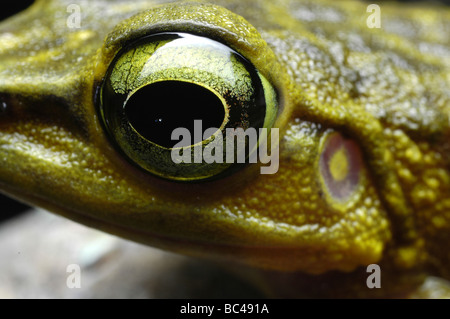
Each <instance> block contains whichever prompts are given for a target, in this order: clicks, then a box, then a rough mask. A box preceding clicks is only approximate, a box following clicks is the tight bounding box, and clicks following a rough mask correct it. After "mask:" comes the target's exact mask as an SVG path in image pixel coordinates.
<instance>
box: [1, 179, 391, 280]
mask: <svg viewBox="0 0 450 319" xmlns="http://www.w3.org/2000/svg"><path fill="white" fill-rule="evenodd" d="M0 189H1V192H2V193H4V194H6V195H7V196H9V197H11V198H14V199H16V200H18V201H25V200H26V202H27V203H30V205H32V206H35V207H41V208H43V209H45V210H48V211H49V213H50V211H51V212H53V213H55V214H57V215H60V216H62V217H65V218H67V219H69V220H71V221H74V222H77V223H80V224H82V225H85V226H87V227H90V228H94V229H97V230H100V231H104V232H106V233H109V234H111V235H113V236H117V237H120V238H123V239H125V240H132V241H135V242H137V243H141V244H144V245H147V246H149V247H153V248H159V249H165V250H167V251H171V252H173V253H178V254H181V255H185V256H191V257H197V258H202V259H208V260H214V261H217V262H221V261H222V262H234V263H237V264H241V265H247V266H251V267H257V268H264V269H268V270H275V271H306V272H308V273H311V274H322V273H324V272H326V271H329V270H330V264H327V263H325V264H324V266H323V267H322V266H321V267H322V268H318V267H319V266H317V268H314V269H311V267H309V265H308V264H303V262H302V258H297V259H298V260H297V262H295V263H294V262H292V256H301V254H302V252H303V251H305V252H307V251H308V247H303V248H301V247H293V246H287V245H286V246H282V245H278V246H276V245H272V246H268V245H249V244H243V245H236V244H224V243H214V244H211V243H208V242H205V241H196V240H192V239H180V238H173V237H169V236H164V235H161V234H157V233H152V232H147V231H143V230H136V229H134V228H131V227H127V226H124V225H118V224H115V223H113V222H109V221H105V220H101V219H99V218H95V217H93V216H89V215H87V214H85V213H82V212H79V211H76V210H73V209H70V208H64V207H63V206H61V205H59V204H58V203H56V202H52V201H49V200H46V199H44V198H41V197H39V196H36V195H34V194H30V193H27V192H24V191H23V190H22V189H18V188H15V187H12V186H11V185H7V184H5V183H4V182H1V181H0ZM15 194H21V195H19V196H18V195H15ZM360 257H361V258H356V259H357V260H352V261H351V262H349V263H344V264H333V265H331V266H332V267H334V268H333V269H337V270H341V271H345V272H350V271H353V270H354V269H356V268H357V267H358V266H361V265H362V264H365V263H366V261H367V262H369V264H370V263H372V262H377V261H378V260H379V259H380V258H381V257H382V255H380V256H378V257H377V260H365V259H367V257H366V256H360Z"/></svg>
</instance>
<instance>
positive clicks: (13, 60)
mask: <svg viewBox="0 0 450 319" xmlns="http://www.w3.org/2000/svg"><path fill="white" fill-rule="evenodd" d="M164 2H165V1H89V2H86V1H80V3H79V5H80V9H81V14H82V16H81V25H80V26H81V27H80V28H69V27H68V24H67V20H68V19H69V20H70V19H71V14H72V12H71V11H70V10H69V12H68V10H67V8H68V6H69V4H72V3H75V4H76V3H77V1H74V0H67V1H37V3H35V4H34V5H33V6H32V7H31V8H29V9H28V10H26V11H25V12H23V13H21V14H19V15H17V16H15V17H12V18H10V19H8V20H6V21H4V22H2V23H1V24H0V32H1V33H0V106H2V110H3V111H2V112H1V113H0V188H1V189H2V191H4V192H5V193H8V194H10V195H12V196H14V197H16V198H18V199H21V200H23V201H26V202H29V203H31V204H35V205H39V206H42V207H45V208H47V209H50V210H52V211H55V212H57V213H59V214H62V215H64V216H67V217H69V218H71V219H73V220H76V221H78V222H81V223H84V224H87V225H90V226H93V227H96V228H99V229H102V230H105V231H108V232H111V233H114V234H117V235H120V236H123V237H126V238H129V239H132V240H136V241H139V242H143V243H147V244H150V245H153V246H156V247H161V248H164V249H168V250H171V251H176V252H180V253H184V254H189V255H194V256H203V257H208V258H213V259H216V260H231V261H236V262H239V263H244V264H247V265H250V266H257V267H258V268H262V269H266V270H267V273H270V274H272V275H273V278H281V277H283V276H285V277H283V278H286V276H288V277H287V278H293V279H289V280H285V281H286V282H287V283H291V286H290V287H287V286H282V285H281V284H280V283H282V279H280V280H278V279H274V280H273V281H272V282H270V280H267V282H268V283H267V286H268V287H269V288H270V289H272V290H275V293H277V291H276V290H277V289H285V288H286V290H290V291H289V292H288V293H286V294H285V295H288V296H304V294H305V293H308V292H310V293H311V294H312V295H318V296H378V295H383V296H407V295H408V294H409V293H410V292H411V291H414V290H415V289H416V286H419V285H420V284H421V282H422V281H423V279H424V278H425V277H426V276H427V275H434V276H438V277H442V278H446V279H450V249H449V248H448V242H449V240H450V172H449V171H450V142H449V140H450V91H449V87H450V76H449V75H450V43H449V37H448V30H449V29H450V11H449V10H448V9H447V8H442V7H436V8H427V7H423V6H417V7H405V6H404V5H400V4H382V5H381V18H382V20H381V21H382V25H381V28H379V29H378V28H374V29H370V28H368V26H367V23H366V20H367V18H368V16H369V15H370V13H367V12H366V8H367V5H368V4H367V3H359V2H354V1H349V2H347V1H306V2H303V1H288V0H279V1H262V0H261V1H243V0H223V1H214V4H208V3H206V2H205V3H199V2H195V3H194V2H183V3H181V2H176V3H169V4H163V3H164ZM162 31H182V32H190V33H194V34H197V35H203V36H206V37H209V38H212V39H215V40H219V41H221V42H222V43H226V44H227V45H229V46H230V47H231V48H233V49H235V50H236V51H238V52H240V53H241V54H242V55H243V56H245V57H246V58H247V59H248V60H250V61H251V62H252V63H253V64H254V66H255V67H256V68H257V70H258V71H259V72H260V73H261V74H262V75H263V76H265V77H266V78H267V79H268V81H269V82H270V83H271V84H272V85H273V86H274V88H275V89H276V90H277V92H278V99H279V113H278V115H277V118H276V121H275V124H274V126H275V127H277V128H279V129H280V160H279V162H280V168H279V171H278V173H276V174H273V175H261V174H260V173H259V172H260V170H259V166H258V165H249V166H247V167H246V168H244V169H243V170H241V171H239V173H237V174H234V175H231V176H229V177H227V178H223V179H219V180H217V181H214V182H207V183H195V184H180V183H173V182H170V181H165V180H162V179H159V178H157V177H153V176H150V175H149V174H146V173H145V172H143V171H142V170H140V169H138V168H136V167H135V166H133V165H131V164H130V163H129V162H128V161H127V160H126V159H124V158H123V157H122V156H121V155H120V154H118V152H117V151H116V150H115V149H114V147H113V146H112V145H111V143H110V141H109V139H108V137H107V135H106V133H105V131H104V130H103V128H102V126H101V125H100V120H99V118H98V114H97V111H96V105H95V103H96V91H97V88H98V87H99V85H100V84H101V81H102V79H103V76H104V75H105V73H106V70H107V68H108V66H109V63H111V61H112V59H113V58H114V56H115V54H116V53H117V52H118V51H119V50H120V49H121V48H122V46H123V45H124V44H125V43H128V42H129V41H131V40H133V39H138V38H139V37H141V36H144V35H147V34H152V33H156V32H162ZM333 131H338V132H342V133H344V134H347V135H348V136H350V137H351V138H352V139H354V140H355V141H356V142H357V143H358V144H359V146H360V148H361V150H362V153H363V158H364V167H363V169H362V171H361V176H362V178H361V181H360V184H359V186H358V189H357V191H356V193H355V194H354V195H353V196H352V198H351V199H350V200H348V201H347V202H339V201H336V200H335V199H333V197H332V196H330V195H329V194H328V193H327V191H326V188H325V187H324V186H323V183H322V182H321V176H320V172H319V169H318V160H319V156H320V154H321V151H322V149H321V147H322V145H323V140H324V138H325V136H326V135H327V134H329V133H330V132H333ZM42 235H43V236H45V234H42ZM372 263H378V264H379V265H380V266H381V269H382V278H383V282H382V283H383V285H382V288H381V289H372V290H371V289H368V288H367V287H366V281H365V279H366V277H367V275H368V274H367V273H366V272H365V269H366V266H367V265H369V264H372ZM278 271H283V272H286V274H287V275H286V274H285V275H282V274H281V273H279V272H278ZM292 271H295V273H291V272H292ZM307 274H310V275H307ZM313 274H315V275H313ZM277 276H278V277H277ZM295 280H297V282H296V281H295ZM274 282H275V283H274ZM305 282H314V283H321V285H322V286H321V287H322V288H320V287H318V286H320V285H317V286H314V287H316V288H317V289H316V288H311V285H306V288H304V289H302V286H301V284H299V283H305ZM324 283H325V286H324ZM444 286H445V285H444ZM323 287H325V288H323ZM321 289H322V290H321ZM442 289H443V290H442V291H443V294H444V292H445V287H444V288H442ZM447 292H448V291H447ZM278 295H283V293H279V294H278Z"/></svg>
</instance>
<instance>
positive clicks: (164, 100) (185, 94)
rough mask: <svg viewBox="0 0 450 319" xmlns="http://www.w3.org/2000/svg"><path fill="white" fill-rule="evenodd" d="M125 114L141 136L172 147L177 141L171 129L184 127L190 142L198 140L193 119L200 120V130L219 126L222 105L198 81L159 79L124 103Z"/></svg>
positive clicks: (223, 110)
mask: <svg viewBox="0 0 450 319" xmlns="http://www.w3.org/2000/svg"><path fill="white" fill-rule="evenodd" d="M125 114H126V116H127V117H128V120H129V122H130V124H131V125H132V126H133V128H134V129H135V130H136V131H137V132H138V133H139V134H141V135H142V136H143V137H144V138H146V139H147V140H149V141H152V142H153V143H155V144H158V145H160V146H163V147H167V148H172V147H173V146H174V145H175V144H177V143H179V141H178V140H172V139H171V136H172V132H173V130H175V129H176V128H181V127H184V128H187V129H188V130H189V131H190V133H191V138H192V142H193V143H198V142H200V141H194V120H201V121H202V129H201V130H202V134H203V132H204V131H205V130H206V129H207V128H211V127H216V128H220V126H221V125H222V123H223V121H224V117H225V109H224V106H223V104H222V101H221V100H220V99H219V98H218V97H217V96H216V95H215V94H214V93H213V92H211V91H210V90H208V89H206V88H204V87H202V86H200V85H196V84H193V83H188V82H181V81H161V82H156V83H153V84H150V85H147V86H145V87H143V88H141V89H139V90H138V91H137V92H136V93H134V94H133V95H132V96H131V97H130V98H129V99H128V101H127V103H126V105H125ZM208 137H209V136H208ZM206 138H207V137H206Z"/></svg>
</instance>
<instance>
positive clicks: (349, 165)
mask: <svg viewBox="0 0 450 319" xmlns="http://www.w3.org/2000/svg"><path fill="white" fill-rule="evenodd" d="M320 150H321V151H320V158H319V172H320V180H321V184H322V189H324V191H325V194H326V195H327V196H326V197H327V199H329V201H330V202H331V204H332V205H333V206H335V207H339V206H340V205H341V204H344V203H346V202H348V201H349V200H350V199H355V196H356V195H357V194H358V192H357V190H358V186H359V185H360V184H361V178H362V176H361V175H362V174H361V170H362V157H361V151H360V149H359V146H358V144H357V143H356V142H355V141H353V140H351V139H347V138H345V137H344V136H343V135H342V134H340V133H337V132H333V133H330V134H327V135H326V136H325V138H324V140H323V142H322V143H321V147H320Z"/></svg>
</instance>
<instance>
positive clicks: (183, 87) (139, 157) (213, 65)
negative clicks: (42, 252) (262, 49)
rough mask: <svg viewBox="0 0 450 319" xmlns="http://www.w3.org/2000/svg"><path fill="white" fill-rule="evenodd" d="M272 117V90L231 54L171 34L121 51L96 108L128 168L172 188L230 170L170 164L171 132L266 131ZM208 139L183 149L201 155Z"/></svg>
mask: <svg viewBox="0 0 450 319" xmlns="http://www.w3.org/2000/svg"><path fill="white" fill-rule="evenodd" d="M277 110H278V106H277V101H276V93H275V90H274V89H273V87H272V86H271V85H270V83H269V82H268V81H267V80H266V79H265V77H264V76H263V75H261V74H260V73H259V72H258V71H257V70H256V69H255V68H254V67H253V65H252V64H251V63H250V62H249V61H248V60H247V59H245V58H244V57H243V56H242V55H240V54H239V53H238V52H236V51H235V50H233V49H231V48H230V47H228V46H226V45H224V44H222V43H220V42H217V41H214V40H212V39H208V38H205V37H200V36H195V35H191V34H184V33H172V32H169V33H159V34H154V35H150V36H146V37H143V38H141V39H139V40H137V41H135V42H133V43H131V44H129V45H128V46H126V47H124V48H123V49H122V50H121V51H120V52H119V53H118V54H117V55H116V57H115V58H114V60H113V61H112V63H111V64H110V66H109V69H108V71H107V73H106V75H105V78H104V81H103V84H102V88H101V94H100V105H99V113H100V116H101V119H102V122H103V125H104V127H105V129H106V131H107V133H108V135H109V137H110V138H111V140H112V142H113V143H114V145H116V147H117V149H118V150H119V151H120V152H121V153H122V154H124V156H125V157H126V158H127V159H128V160H129V161H130V162H131V163H133V164H135V165H137V166H138V167H140V168H142V169H144V170H145V171H147V172H149V173H152V174H154V175H157V176H160V177H163V178H166V179H170V180H178V181H198V180H209V179H213V178H218V177H220V176H223V175H224V174H225V173H226V172H232V171H233V170H234V169H233V164H232V163H228V164H227V163H206V162H204V161H203V162H201V163H195V164H187V163H174V162H173V161H172V160H171V157H170V149H171V148H173V147H174V146H175V145H176V144H177V141H176V140H175V141H174V140H172V132H174V130H175V129H177V128H186V129H188V130H189V131H190V132H193V131H194V121H198V120H200V121H201V122H202V127H203V128H205V129H206V128H217V129H216V132H217V130H220V131H221V132H222V133H225V130H226V129H227V128H242V129H244V130H247V129H248V128H255V129H259V128H269V127H271V125H272V124H273V121H274V120H275V116H276V113H277ZM212 134H214V133H211V134H209V135H207V136H201V137H199V138H203V140H194V141H193V142H192V145H191V146H193V145H194V144H198V143H201V144H202V147H206V146H207V145H208V143H211V141H212V140H214V139H213V138H212V139H211V138H210V137H211V135H212ZM193 135H194V136H195V134H193ZM224 144H225V141H224ZM187 147H189V145H187Z"/></svg>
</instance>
